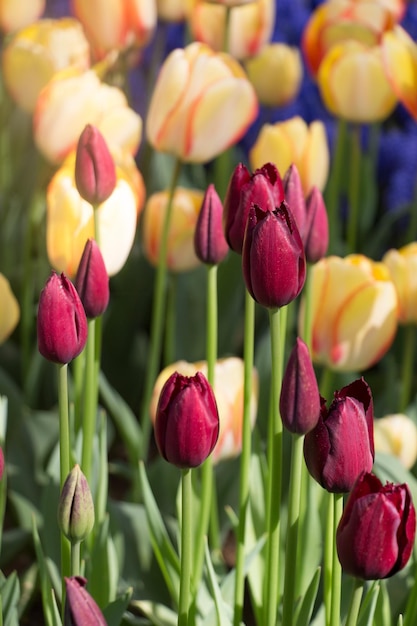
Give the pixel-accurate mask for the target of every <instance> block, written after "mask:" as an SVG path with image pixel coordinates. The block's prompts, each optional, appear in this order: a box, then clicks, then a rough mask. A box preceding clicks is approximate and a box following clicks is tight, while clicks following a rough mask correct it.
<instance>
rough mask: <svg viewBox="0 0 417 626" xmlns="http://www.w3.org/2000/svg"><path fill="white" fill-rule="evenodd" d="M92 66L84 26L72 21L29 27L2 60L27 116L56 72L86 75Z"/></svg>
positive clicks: (8, 82)
mask: <svg viewBox="0 0 417 626" xmlns="http://www.w3.org/2000/svg"><path fill="white" fill-rule="evenodd" d="M28 4H30V3H28ZM89 65H90V50H89V46H88V41H87V39H86V38H85V35H84V31H83V29H82V26H81V24H80V23H79V22H77V21H76V20H74V19H71V18H63V19H60V20H40V21H38V22H35V23H34V24H31V25H30V26H27V27H26V28H24V29H22V30H20V31H19V32H18V33H16V35H15V36H14V37H13V38H12V39H11V40H10V42H9V43H8V44H7V45H6V47H5V48H4V51H3V56H2V67H3V76H4V82H5V85H6V88H7V90H8V91H9V93H10V95H11V97H12V98H13V100H14V101H15V102H16V103H17V105H18V106H19V107H21V108H22V109H23V110H24V111H27V112H28V113H32V112H33V110H34V108H35V105H36V101H37V99H38V96H39V94H40V92H41V90H42V89H43V88H44V87H45V85H46V84H47V83H48V81H49V80H51V78H53V77H54V76H55V75H56V73H57V72H59V71H61V70H63V69H65V68H68V67H73V68H77V69H79V70H82V71H83V70H86V69H87V68H88V67H89Z"/></svg>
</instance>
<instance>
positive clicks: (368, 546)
mask: <svg viewBox="0 0 417 626" xmlns="http://www.w3.org/2000/svg"><path fill="white" fill-rule="evenodd" d="M415 532H416V513H415V509H414V506H413V502H412V499H411V493H410V489H409V488H408V485H406V484H402V485H395V484H392V483H387V484H386V485H382V483H381V481H380V480H379V478H377V477H376V476H374V475H373V474H370V473H365V474H362V475H361V476H360V478H359V479H358V481H357V482H356V484H355V485H354V487H353V489H352V492H351V494H350V496H349V499H348V501H347V503H346V506H345V509H344V511H343V515H342V518H341V520H340V522H339V526H338V528H337V532H336V547H337V554H338V557H339V561H340V563H341V565H342V569H343V571H344V572H346V573H347V574H350V575H351V576H355V577H356V578H361V579H363V580H375V579H380V578H388V577H389V576H393V575H394V574H396V573H397V572H399V571H400V570H401V569H403V567H405V566H406V564H407V562H408V560H409V558H410V556H411V553H412V551H413V546H414V537H415Z"/></svg>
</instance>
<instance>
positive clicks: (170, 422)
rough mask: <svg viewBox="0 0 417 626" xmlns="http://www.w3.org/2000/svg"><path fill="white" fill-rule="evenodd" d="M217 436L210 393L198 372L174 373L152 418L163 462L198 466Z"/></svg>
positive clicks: (211, 447) (206, 455)
mask: <svg viewBox="0 0 417 626" xmlns="http://www.w3.org/2000/svg"><path fill="white" fill-rule="evenodd" d="M218 436H219V414H218V411H217V404H216V399H215V397H214V393H213V390H212V388H211V386H210V384H209V382H208V381H207V379H206V378H205V376H204V375H203V374H202V373H201V372H197V374H196V375H195V376H191V377H189V376H183V375H182V374H179V373H178V372H174V374H172V375H171V376H170V377H169V378H168V380H167V381H166V383H165V385H164V386H163V388H162V391H161V394H160V396H159V402H158V407H157V410H156V417H155V439H156V443H157V446H158V449H159V451H160V453H161V455H162V456H163V457H164V459H165V460H166V461H168V462H169V463H172V464H173V465H176V466H177V467H180V468H184V469H185V468H191V467H197V466H198V465H201V463H203V461H205V460H206V458H207V457H208V456H209V454H210V453H211V452H212V450H213V448H214V446H215V445H216V442H217V438H218Z"/></svg>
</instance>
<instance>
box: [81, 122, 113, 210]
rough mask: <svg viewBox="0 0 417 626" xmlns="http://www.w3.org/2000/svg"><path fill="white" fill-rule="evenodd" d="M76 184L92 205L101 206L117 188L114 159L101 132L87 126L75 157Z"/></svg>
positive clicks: (82, 195) (83, 196) (89, 125)
mask: <svg viewBox="0 0 417 626" xmlns="http://www.w3.org/2000/svg"><path fill="white" fill-rule="evenodd" d="M75 183H76V185H77V189H78V192H79V194H80V196H81V197H82V198H84V200H87V202H89V203H90V204H93V205H96V204H101V203H102V202H104V201H105V200H107V198H108V197H109V196H110V195H111V194H112V192H113V190H114V188H115V186H116V168H115V165H114V161H113V157H112V155H111V154H110V151H109V149H108V147H107V144H106V141H105V139H104V137H103V135H102V134H101V133H100V131H99V130H98V129H97V128H96V127H95V126H92V125H91V124H87V126H86V127H85V128H84V130H83V132H82V133H81V135H80V138H79V140H78V144H77V152H76V157H75Z"/></svg>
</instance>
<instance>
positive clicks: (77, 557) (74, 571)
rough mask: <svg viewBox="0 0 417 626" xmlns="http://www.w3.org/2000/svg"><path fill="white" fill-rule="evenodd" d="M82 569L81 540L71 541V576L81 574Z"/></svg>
mask: <svg viewBox="0 0 417 626" xmlns="http://www.w3.org/2000/svg"><path fill="white" fill-rule="evenodd" d="M80 570H81V542H80V541H75V542H74V543H71V576H79V575H80V573H81V572H80Z"/></svg>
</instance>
